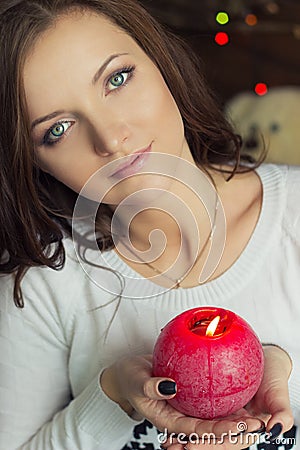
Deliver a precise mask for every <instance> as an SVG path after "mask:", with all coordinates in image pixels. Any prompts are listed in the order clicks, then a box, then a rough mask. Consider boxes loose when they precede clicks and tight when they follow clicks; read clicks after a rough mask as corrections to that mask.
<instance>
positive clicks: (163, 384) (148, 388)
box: [144, 377, 176, 400]
mask: <svg viewBox="0 0 300 450" xmlns="http://www.w3.org/2000/svg"><path fill="white" fill-rule="evenodd" d="M144 395H145V396H146V397H147V398H149V399H151V400H162V399H169V398H173V397H174V396H175V395H176V383H175V381H174V380H172V379H171V378H161V377H152V378H147V379H146V380H145V382H144Z"/></svg>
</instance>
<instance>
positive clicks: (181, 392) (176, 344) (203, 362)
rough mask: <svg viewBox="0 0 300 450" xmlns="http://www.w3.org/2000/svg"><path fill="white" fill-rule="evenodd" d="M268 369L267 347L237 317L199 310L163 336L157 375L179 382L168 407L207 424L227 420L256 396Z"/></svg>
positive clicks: (155, 358) (222, 311)
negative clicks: (219, 419)
mask: <svg viewBox="0 0 300 450" xmlns="http://www.w3.org/2000/svg"><path fill="white" fill-rule="evenodd" d="M263 368H264V356H263V349H262V345H261V343H260V341H259V339H258V337H257V335H256V334H255V332H254V331H253V329H252V328H251V327H250V325H249V324H248V323H247V322H246V321H245V320H244V319H242V318H241V317H239V316H238V315H237V314H235V313H233V312H232V311H229V310H225V309H221V308H215V307H200V308H194V309H191V310H188V311H185V312H183V313H182V314H180V315H179V316H177V317H175V318H174V319H173V320H171V321H170V322H169V323H168V324H167V325H166V326H165V327H164V328H163V329H162V331H161V333H160V335H159V337H158V339H157V342H156V344H155V347H154V352H153V375H154V376H158V377H167V378H172V379H173V380H174V381H176V385H177V393H176V395H175V397H174V398H172V399H171V400H169V403H170V404H171V405H172V406H173V407H174V408H176V409H177V410H179V411H180V412H182V413H184V414H186V415H189V416H193V417H199V418H202V419H213V418H217V417H223V416H227V415H229V414H231V413H233V412H235V411H237V410H239V409H240V408H242V407H244V406H245V405H246V404H247V403H248V402H249V400H251V398H252V397H253V396H254V394H255V393H256V392H257V390H258V387H259V385H260V383H261V380H262V376H263Z"/></svg>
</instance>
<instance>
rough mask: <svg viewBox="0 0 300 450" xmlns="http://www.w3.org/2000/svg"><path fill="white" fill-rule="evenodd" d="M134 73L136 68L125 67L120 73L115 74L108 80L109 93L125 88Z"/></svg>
mask: <svg viewBox="0 0 300 450" xmlns="http://www.w3.org/2000/svg"><path fill="white" fill-rule="evenodd" d="M133 71H134V67H124V68H123V69H121V70H119V71H118V72H115V73H113V74H112V75H111V77H110V78H109V79H108V83H107V89H108V91H114V90H115V89H118V88H120V87H122V86H125V85H126V84H127V83H128V81H129V80H130V78H131V77H132V74H133Z"/></svg>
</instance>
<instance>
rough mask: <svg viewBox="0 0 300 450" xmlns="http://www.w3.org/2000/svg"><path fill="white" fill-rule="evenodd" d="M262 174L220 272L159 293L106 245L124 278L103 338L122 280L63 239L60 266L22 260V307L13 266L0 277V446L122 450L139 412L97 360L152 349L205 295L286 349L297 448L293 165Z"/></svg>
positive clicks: (299, 283) (298, 177) (299, 250)
mask: <svg viewBox="0 0 300 450" xmlns="http://www.w3.org/2000/svg"><path fill="white" fill-rule="evenodd" d="M258 174H259V176H260V177H261V180H262V183H263V205H262V211H261V214H260V218H259V221H258V223H257V225H256V228H255V230H254V233H253V235H252V237H251V239H250V241H249V242H248V244H247V247H246V248H245V250H244V251H243V253H242V255H241V256H240V257H239V259H238V260H237V261H236V262H235V263H234V264H233V265H232V266H231V267H230V269H228V270H227V271H226V272H225V273H224V274H223V275H222V276H220V277H219V278H217V279H215V280H213V281H211V282H209V283H207V284H205V285H201V286H197V287H194V288H191V289H177V290H169V291H168V292H164V293H160V291H161V288H160V287H159V286H157V285H155V284H154V283H152V282H151V281H149V280H144V279H143V278H142V277H140V276H138V275H137V274H136V273H135V272H133V270H132V269H131V268H130V267H128V266H127V265H126V264H125V263H124V262H123V261H122V260H121V259H120V258H119V257H118V256H117V254H116V253H115V252H114V251H109V252H106V253H105V254H104V255H103V257H104V262H105V264H107V265H108V266H109V267H111V268H113V269H114V270H116V271H118V272H119V273H121V274H122V275H123V277H124V278H125V281H126V286H125V291H124V295H123V297H122V299H121V302H120V305H119V309H118V312H117V314H116V316H115V318H114V320H113V322H112V324H111V326H110V328H109V332H108V335H107V338H106V339H105V331H106V330H107V329H108V326H109V324H110V321H111V318H112V316H113V314H114V311H115V308H116V305H117V300H115V301H112V302H111V303H109V302H110V300H113V298H114V293H117V292H119V289H120V287H119V280H118V278H117V277H116V276H115V275H114V274H113V273H111V272H108V271H106V270H103V269H99V268H94V267H89V266H87V265H84V267H83V266H82V264H81V263H79V262H78V260H77V258H76V254H75V252H74V249H73V244H72V241H71V240H70V239H65V247H66V250H67V260H66V264H65V267H64V268H63V270H61V271H57V272H56V271H53V270H51V269H49V268H41V267H39V268H32V269H30V270H29V271H28V272H27V274H26V276H25V278H24V280H23V283H22V290H23V294H24V300H25V308H24V309H23V310H20V309H17V308H16V307H15V306H14V304H13V294H12V289H13V280H12V277H11V276H3V277H1V278H0V449H1V450H15V449H22V450H54V449H55V450H77V449H80V450H120V449H121V448H122V447H123V446H124V445H125V444H126V443H127V442H129V441H131V440H134V437H133V428H134V426H135V425H137V422H135V421H134V420H132V419H131V418H129V417H128V416H127V415H126V414H125V413H124V412H123V411H122V410H121V409H120V408H119V406H118V405H117V404H115V403H114V402H112V401H111V400H109V399H108V398H107V397H106V396H105V394H104V393H103V392H102V391H101V388H100V387H99V384H98V378H99V373H100V371H101V370H102V369H103V368H104V367H106V366H107V365H109V364H111V363H113V362H114V361H115V360H116V359H117V358H119V357H120V356H124V355H126V354H133V353H134V354H144V353H149V352H152V350H153V345H154V343H155V340H156V338H157V336H158V334H159V332H160V329H161V328H162V327H163V326H164V325H165V324H166V323H167V322H168V321H169V320H170V319H171V318H172V317H174V316H175V315H177V314H179V313H180V312H182V311H183V310H186V309H189V308H194V307H196V306H203V305H215V306H220V307H224V308H228V309H231V310H233V311H235V312H236V313H237V314H239V315H241V316H242V317H243V318H244V319H246V320H247V321H248V322H249V323H250V324H251V325H252V327H253V328H254V329H255V331H256V332H257V334H258V335H259V337H260V339H261V340H262V341H263V342H272V343H275V344H278V345H280V346H282V347H284V348H285V349H286V350H287V351H288V352H289V354H290V355H291V357H292V359H293V363H294V369H293V373H292V376H291V379H290V394H291V401H292V406H293V411H294V415H295V424H296V428H294V432H295V431H297V433H298V434H297V436H296V439H297V438H298V444H296V445H295V447H294V448H298V449H300V434H299V430H298V427H299V425H300V349H299V348H300V344H299V342H300V326H299V324H300V276H299V274H300V168H299V169H298V168H288V167H285V166H282V167H280V166H273V165H263V166H261V167H260V168H259V169H258ZM107 303H108V304H107ZM105 304H107V305H106V306H103V305H105ZM100 306H103V307H101V308H98V309H95V308H97V307H100ZM155 436H156V435H155ZM135 440H137V441H138V440H139V439H138V435H137V433H136V439H135ZM141 442H143V437H141ZM290 446H291V445H290ZM130 448H141V449H151V448H153V449H156V448H159V444H158V441H157V439H156V442H155V439H154V442H153V446H152V447H151V446H150V444H149V445H148V446H146V444H145V445H143V444H135V446H133V447H131V444H128V446H127V447H126V449H130ZM272 448H274V447H272Z"/></svg>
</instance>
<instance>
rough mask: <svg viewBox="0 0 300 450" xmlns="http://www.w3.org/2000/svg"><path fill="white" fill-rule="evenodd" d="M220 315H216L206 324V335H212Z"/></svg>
mask: <svg viewBox="0 0 300 450" xmlns="http://www.w3.org/2000/svg"><path fill="white" fill-rule="evenodd" d="M220 319H221V317H220V316H216V317H215V318H214V319H213V320H212V321H211V322H210V324H209V325H208V327H207V329H206V333H205V335H206V336H213V335H214V334H215V331H216V329H217V326H218V323H219V321H220Z"/></svg>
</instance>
